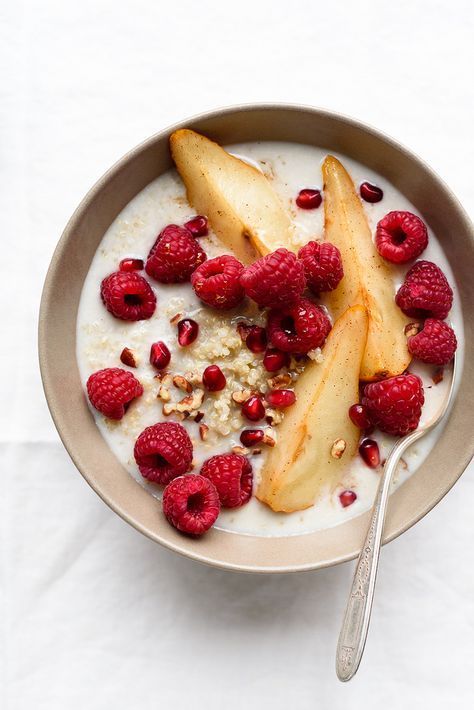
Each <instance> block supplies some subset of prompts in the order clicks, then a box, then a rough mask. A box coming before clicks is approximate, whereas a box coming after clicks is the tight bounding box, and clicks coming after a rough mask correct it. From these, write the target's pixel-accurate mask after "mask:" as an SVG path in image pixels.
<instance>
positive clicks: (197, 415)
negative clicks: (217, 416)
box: [194, 412, 204, 424]
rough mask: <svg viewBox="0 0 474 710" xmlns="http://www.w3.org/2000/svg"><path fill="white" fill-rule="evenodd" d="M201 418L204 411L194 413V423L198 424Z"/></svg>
mask: <svg viewBox="0 0 474 710" xmlns="http://www.w3.org/2000/svg"><path fill="white" fill-rule="evenodd" d="M203 419H204V412H196V414H195V415H194V421H195V422H196V424H198V423H199V422H200V421H202V420H203Z"/></svg>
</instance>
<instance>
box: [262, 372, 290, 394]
mask: <svg viewBox="0 0 474 710" xmlns="http://www.w3.org/2000/svg"><path fill="white" fill-rule="evenodd" d="M292 382H293V380H292V377H291V375H290V374H289V373H288V372H283V373H282V374H281V375H275V377H271V378H270V379H269V380H267V383H268V386H269V387H270V389H272V390H273V389H278V388H279V387H288V385H290V384H291V383H292Z"/></svg>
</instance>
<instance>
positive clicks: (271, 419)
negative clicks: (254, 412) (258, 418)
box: [265, 409, 285, 426]
mask: <svg viewBox="0 0 474 710" xmlns="http://www.w3.org/2000/svg"><path fill="white" fill-rule="evenodd" d="M284 416H285V415H284V414H283V412H280V411H279V410H278V409H267V412H266V417H265V420H266V422H267V424H270V426H275V425H276V424H281V422H282V421H283V417H284Z"/></svg>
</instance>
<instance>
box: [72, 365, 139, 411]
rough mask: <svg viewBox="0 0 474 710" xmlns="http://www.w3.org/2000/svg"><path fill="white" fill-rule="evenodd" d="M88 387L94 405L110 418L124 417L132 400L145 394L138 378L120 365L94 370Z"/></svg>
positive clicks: (88, 381)
mask: <svg viewBox="0 0 474 710" xmlns="http://www.w3.org/2000/svg"><path fill="white" fill-rule="evenodd" d="M86 387H87V394H88V395H89V400H90V403H91V404H92V406H93V407H95V408H96V409H97V410H98V411H99V412H101V413H102V414H104V415H105V416H106V417H109V419H122V417H123V415H124V414H125V412H126V411H127V409H128V406H129V404H130V403H131V402H132V400H134V399H135V398H136V397H141V395H142V394H143V387H142V386H141V384H140V382H139V381H138V380H137V378H136V377H135V376H134V375H133V374H132V373H131V372H129V370H122V368H120V367H107V368H106V369H105V370H99V371H98V372H94V374H93V375H91V376H90V377H89V379H88V380H87V385H86Z"/></svg>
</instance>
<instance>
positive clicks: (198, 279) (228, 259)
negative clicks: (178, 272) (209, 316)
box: [191, 254, 245, 310]
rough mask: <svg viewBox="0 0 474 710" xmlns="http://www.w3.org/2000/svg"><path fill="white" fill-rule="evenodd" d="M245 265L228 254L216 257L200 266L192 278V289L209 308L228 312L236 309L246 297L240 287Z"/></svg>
mask: <svg viewBox="0 0 474 710" xmlns="http://www.w3.org/2000/svg"><path fill="white" fill-rule="evenodd" d="M243 270H244V265H243V264H241V263H240V261H238V260H237V259H236V258H235V257H233V256H230V255H228V254H224V255H223V256H216V257H215V258H214V259H209V260H208V261H205V262H204V264H201V266H198V268H197V269H196V270H195V271H194V272H193V274H192V276H191V284H192V287H193V289H194V291H195V293H196V295H197V296H198V298H200V299H201V301H203V303H205V304H206V305H207V306H212V308H218V309H219V310H226V309H229V308H235V306H237V305H238V304H239V303H240V302H241V301H242V300H243V299H244V297H245V292H244V289H243V288H242V286H241V285H240V275H241V273H242V271H243Z"/></svg>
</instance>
